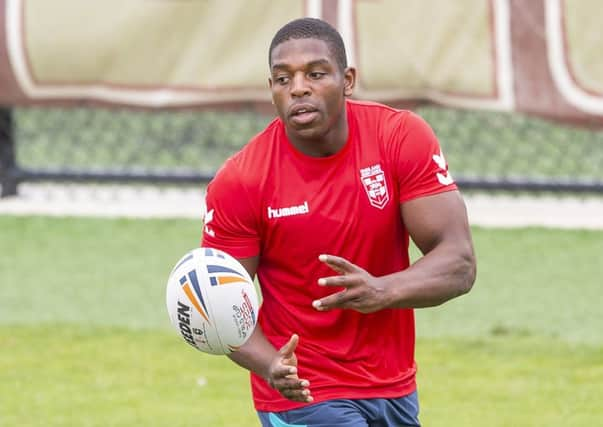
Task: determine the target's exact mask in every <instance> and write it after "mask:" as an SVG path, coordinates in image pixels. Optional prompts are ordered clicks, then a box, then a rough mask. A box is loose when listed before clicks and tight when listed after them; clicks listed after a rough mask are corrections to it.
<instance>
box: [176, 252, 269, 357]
mask: <svg viewBox="0 0 603 427" xmlns="http://www.w3.org/2000/svg"><path fill="white" fill-rule="evenodd" d="M166 304H167V311H168V314H169V317H170V321H171V324H172V326H173V327H174V328H175V329H176V331H177V332H178V333H179V334H180V335H181V336H182V338H183V339H184V341H186V342H187V343H188V344H190V345H192V346H193V347H195V348H196V349H197V350H200V351H202V352H204V353H209V354H230V353H232V352H233V351H236V350H237V349H238V348H239V347H240V346H241V345H243V344H244V343H245V342H246V341H247V340H248V339H249V337H250V335H251V333H252V332H253V330H254V329H255V325H256V323H257V315H258V309H259V302H258V295H257V292H256V289H255V285H254V283H253V280H252V279H251V277H250V276H249V274H248V273H247V270H245V268H244V267H243V266H242V265H241V263H239V262H238V261H237V260H236V259H234V258H233V257H232V256H230V255H229V254H227V253H226V252H223V251H220V250H217V249H213V248H204V247H201V248H196V249H193V250H192V251H190V252H188V253H187V254H186V255H184V256H183V257H182V258H181V259H180V260H179V261H178V262H177V263H176V265H175V267H174V268H173V269H172V272H171V273H170V275H169V278H168V281H167V289H166Z"/></svg>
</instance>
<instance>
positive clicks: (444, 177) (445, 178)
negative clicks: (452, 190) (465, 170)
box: [432, 150, 454, 185]
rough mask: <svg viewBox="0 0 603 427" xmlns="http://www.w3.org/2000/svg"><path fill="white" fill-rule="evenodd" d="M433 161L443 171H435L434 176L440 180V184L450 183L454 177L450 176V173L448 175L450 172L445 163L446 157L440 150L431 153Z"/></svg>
mask: <svg viewBox="0 0 603 427" xmlns="http://www.w3.org/2000/svg"><path fill="white" fill-rule="evenodd" d="M432 158H433V161H434V162H436V164H437V165H438V167H439V168H440V169H442V170H443V171H444V173H440V172H438V173H436V177H437V178H438V181H440V184H442V185H450V184H452V183H453V182H454V179H453V178H452V175H450V172H448V166H447V165H446V159H445V158H444V154H443V153H442V150H440V154H439V155H437V154H434V155H433V157H432Z"/></svg>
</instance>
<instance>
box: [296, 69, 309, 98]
mask: <svg viewBox="0 0 603 427" xmlns="http://www.w3.org/2000/svg"><path fill="white" fill-rule="evenodd" d="M309 94H310V87H309V86H308V80H307V79H306V76H305V75H304V74H303V73H296V74H294V75H293V77H292V79H291V96H296V97H299V96H306V95H309Z"/></svg>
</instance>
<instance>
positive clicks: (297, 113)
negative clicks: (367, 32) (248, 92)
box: [268, 18, 356, 156]
mask: <svg viewBox="0 0 603 427" xmlns="http://www.w3.org/2000/svg"><path fill="white" fill-rule="evenodd" d="M269 61H270V78H269V80H268V83H269V85H270V90H271V92H272V102H273V104H274V106H275V108H276V110H277V113H278V115H279V116H280V118H281V119H282V120H283V123H284V124H285V127H286V130H287V135H288V137H289V139H290V140H291V142H292V143H293V144H294V145H295V146H296V147H297V148H299V149H300V150H302V151H303V152H305V153H307V154H310V155H317V156H324V155H329V153H333V152H336V151H337V150H338V149H339V148H341V147H342V146H343V145H344V144H345V142H346V140H347V135H348V126H347V114H346V108H345V98H346V97H348V96H351V95H352V90H353V88H354V83H355V80H356V71H355V70H354V69H353V68H351V67H347V63H346V59H345V48H344V46H343V41H342V39H341V36H340V35H339V33H338V32H337V30H335V29H334V28H333V27H331V26H330V25H329V24H327V23H326V22H324V21H321V20H319V19H313V18H303V19H297V20H295V21H292V22H290V23H288V24H287V25H285V26H284V27H283V28H281V29H280V30H279V31H278V32H277V33H276V35H275V36H274V38H273V40H272V44H271V45H270V53H269Z"/></svg>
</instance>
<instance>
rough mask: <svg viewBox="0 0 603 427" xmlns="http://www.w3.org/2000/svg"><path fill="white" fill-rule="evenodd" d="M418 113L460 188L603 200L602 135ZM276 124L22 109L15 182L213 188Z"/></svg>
mask: <svg viewBox="0 0 603 427" xmlns="http://www.w3.org/2000/svg"><path fill="white" fill-rule="evenodd" d="M416 111H417V112H418V113H419V114H420V115H422V116H423V117H424V118H425V119H426V120H427V121H428V122H429V123H430V124H431V125H432V127H433V128H434V130H435V132H436V134H437V135H438V137H439V139H440V142H441V144H442V146H443V148H444V151H445V154H446V157H447V160H448V162H449V165H450V168H451V170H452V171H453V172H454V175H455V178H456V179H457V181H458V182H459V184H460V185H461V187H463V186H465V187H466V188H476V189H503V190H509V189H511V190H561V191H596V192H603V130H602V129H596V128H588V127H578V126H570V125H567V124H560V123H556V122H552V121H547V120H543V119H539V118H534V117H528V116H523V115H518V114H507V113H496V112H484V111H467V110H460V109H451V108H439V107H420V108H418V109H417V110H416ZM271 119H272V116H269V115H262V114H258V113H253V112H216V111H213V112H208V111H131V110H116V109H101V108H76V109H60V108H42V107H35V108H16V109H13V110H12V121H13V130H12V140H13V143H14V151H15V157H16V170H17V172H16V176H18V177H19V178H18V179H19V181H27V180H28V179H29V180H53V179H62V180H69V179H72V180H91V181H94V180H102V177H103V176H105V175H106V176H110V177H111V180H112V181H124V182H128V181H129V180H133V177H135V178H136V180H138V181H145V180H146V179H147V178H148V181H155V182H161V181H162V180H166V181H169V180H170V177H172V178H173V177H174V176H176V177H180V178H182V176H183V174H184V175H186V177H185V179H183V180H182V182H184V181H187V182H191V183H192V182H197V181H199V180H206V179H208V178H209V177H211V176H212V175H213V173H214V172H215V171H216V169H217V168H218V167H219V166H220V165H221V163H222V162H223V161H224V160H225V159H226V158H227V157H228V156H229V155H231V154H232V153H234V152H235V151H236V150H237V149H239V148H240V147H242V146H243V145H244V144H245V143H246V142H247V140H248V139H249V138H250V137H251V136H253V135H254V134H255V133H257V132H258V131H260V130H261V129H262V128H263V127H264V126H265V125H266V124H267V123H268V122H269V121H270V120H271ZM2 132H4V134H6V133H7V132H8V131H7V130H5V129H0V133H2ZM4 169H6V168H4ZM2 173H4V175H6V174H7V173H6V170H4V171H3V172H2ZM13 175H15V174H13Z"/></svg>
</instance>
